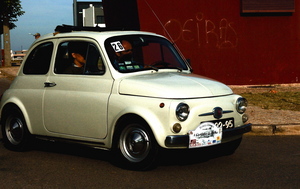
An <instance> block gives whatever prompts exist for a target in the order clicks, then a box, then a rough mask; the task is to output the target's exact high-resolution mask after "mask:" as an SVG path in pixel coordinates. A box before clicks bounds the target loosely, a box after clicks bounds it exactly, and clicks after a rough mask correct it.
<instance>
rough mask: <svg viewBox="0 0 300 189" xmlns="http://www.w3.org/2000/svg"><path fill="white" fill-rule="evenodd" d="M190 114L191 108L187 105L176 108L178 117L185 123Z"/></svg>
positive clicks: (181, 104)
mask: <svg viewBox="0 0 300 189" xmlns="http://www.w3.org/2000/svg"><path fill="white" fill-rule="evenodd" d="M189 113H190V107H189V106H188V105H187V104H185V103H180V104H178V106H177V108H176V117H177V119H178V120H179V121H185V120H186V119H187V118H188V116H189Z"/></svg>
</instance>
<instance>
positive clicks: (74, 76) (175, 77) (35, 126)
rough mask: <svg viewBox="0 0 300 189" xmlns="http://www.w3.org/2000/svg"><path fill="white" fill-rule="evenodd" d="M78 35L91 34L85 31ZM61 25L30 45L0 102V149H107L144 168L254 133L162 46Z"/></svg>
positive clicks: (217, 88)
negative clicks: (48, 145) (44, 142)
mask: <svg viewBox="0 0 300 189" xmlns="http://www.w3.org/2000/svg"><path fill="white" fill-rule="evenodd" d="M82 29H83V30H97V29H95V28H82ZM71 30H78V28H75V27H70V26H58V27H57V28H56V31H57V32H56V33H53V34H48V35H45V36H42V37H41V38H39V39H38V40H37V41H35V42H34V44H33V45H32V46H31V48H30V50H29V51H28V54H27V56H26V58H25V59H24V61H23V63H22V65H21V67H20V70H19V73H18V76H17V77H16V78H15V80H14V81H13V83H12V85H11V86H10V88H9V89H8V90H7V91H6V92H5V93H4V94H3V96H2V98H1V106H0V108H1V112H0V113H1V114H0V115H1V128H2V134H3V143H4V145H5V146H6V147H7V148H8V149H11V150H16V151H23V150H25V149H28V148H29V147H30V145H31V144H32V141H33V139H34V138H40V139H51V140H54V141H55V140H60V141H61V140H66V141H67V142H75V143H80V144H85V145H89V146H92V147H96V148H101V149H107V150H111V154H112V157H113V158H112V159H113V160H114V162H117V163H118V165H120V166H124V167H126V168H130V169H136V170H141V169H147V168H150V167H152V166H153V165H155V162H156V160H157V157H158V154H159V151H160V149H196V148H198V149H200V148H201V147H210V146H213V145H220V146H222V144H225V143H227V144H228V145H226V146H227V148H226V150H227V151H225V152H226V153H228V154H231V153H233V152H234V151H235V150H236V148H237V147H238V146H239V144H240V142H241V139H242V135H243V134H244V133H246V132H249V131H250V130H251V124H249V123H247V120H248V118H247V115H246V114H245V111H246V107H247V101H246V99H245V98H243V97H241V96H239V95H236V94H233V92H232V90H231V89H230V88H229V87H227V86H226V85H224V84H222V83H219V82H217V81H214V80H211V79H208V78H205V77H202V76H199V75H196V74H193V73H192V70H191V67H190V66H189V64H188V63H187V62H186V60H185V59H184V58H183V57H182V55H181V54H180V53H179V52H178V51H177V50H176V48H175V47H174V46H173V44H172V43H171V42H169V41H168V40H167V39H166V38H165V37H163V36H160V35H157V34H153V33H148V32H140V31H101V32H99V31H71Z"/></svg>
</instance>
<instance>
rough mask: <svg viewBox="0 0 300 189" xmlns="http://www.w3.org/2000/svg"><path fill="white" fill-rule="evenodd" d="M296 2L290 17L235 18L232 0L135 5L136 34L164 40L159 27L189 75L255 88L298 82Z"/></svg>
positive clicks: (158, 0)
mask: <svg viewBox="0 0 300 189" xmlns="http://www.w3.org/2000/svg"><path fill="white" fill-rule="evenodd" d="M299 1H300V0H295V2H296V11H295V13H293V14H291V15H290V16H282V15H281V16H279V15H275V16H274V15H273V16H265V15H264V16H258V15H256V16H253V15H251V16H241V14H240V1H237V0H213V1H212V0H197V1H195V0H184V1H178V0H163V1H162V0H146V1H145V0H137V1H136V2H137V7H138V15H139V21H140V29H141V30H144V31H152V32H155V33H159V34H162V35H165V36H167V37H168V38H170V37H169V36H168V35H167V32H165V31H164V29H163V27H162V25H164V27H165V28H166V29H167V31H168V33H169V34H170V36H171V38H172V39H173V40H174V41H175V43H176V44H177V46H178V47H179V48H180V50H181V51H182V53H183V54H184V56H185V57H186V58H187V59H190V61H191V65H192V67H193V69H194V73H197V74H201V75H204V76H207V77H211V78H213V79H216V80H219V81H221V82H224V83H226V84H255V85H256V84H280V83H299V82H300V55H299V54H300V53H299V50H300V45H299V35H300V33H299V32H300V31H299V29H300V28H299V24H300V19H299V17H300V15H299V12H298V11H300V10H299V3H300V2H299ZM148 5H149V6H150V7H149V6H148ZM155 14H156V16H157V17H158V18H159V20H160V22H161V24H160V22H159V21H158V19H157V18H156V16H155Z"/></svg>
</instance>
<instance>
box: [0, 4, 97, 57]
mask: <svg viewBox="0 0 300 189" xmlns="http://www.w3.org/2000/svg"><path fill="white" fill-rule="evenodd" d="M78 1H79V2H82V1H96V0H78ZM21 5H22V10H23V11H25V13H24V14H23V15H22V16H20V17H18V21H17V22H14V23H15V25H16V26H17V27H16V28H14V29H12V30H10V40H11V49H12V50H13V51H19V50H27V49H28V48H29V47H30V45H31V44H32V43H33V42H34V40H35V39H34V37H33V35H30V34H29V33H31V34H35V33H40V34H41V35H44V34H48V33H53V32H54V29H55V27H56V26H57V25H61V24H68V25H73V0H39V1H38V0H21ZM2 43H3V40H2ZM1 47H2V48H3V44H1Z"/></svg>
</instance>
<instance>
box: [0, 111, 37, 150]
mask: <svg viewBox="0 0 300 189" xmlns="http://www.w3.org/2000/svg"><path fill="white" fill-rule="evenodd" d="M1 125H2V135H3V143H4V146H5V147H6V148H8V149H10V150H14V151H24V150H27V149H28V147H29V144H30V142H31V135H30V133H29V131H28V129H27V125H26V122H25V120H24V117H23V114H22V113H21V111H20V110H19V109H18V108H16V107H10V108H8V109H7V110H6V111H5V113H4V116H3V118H2V120H1Z"/></svg>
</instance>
